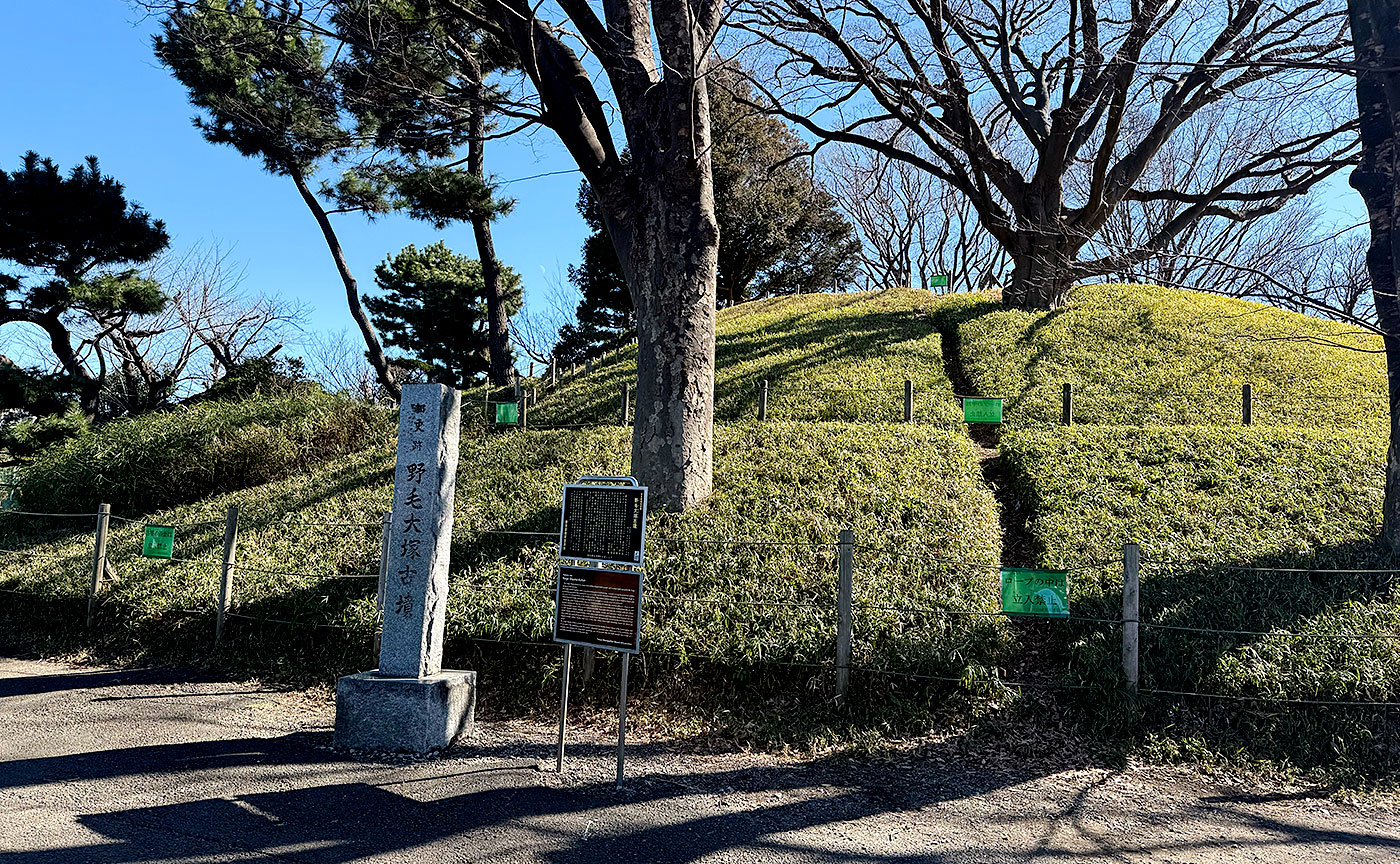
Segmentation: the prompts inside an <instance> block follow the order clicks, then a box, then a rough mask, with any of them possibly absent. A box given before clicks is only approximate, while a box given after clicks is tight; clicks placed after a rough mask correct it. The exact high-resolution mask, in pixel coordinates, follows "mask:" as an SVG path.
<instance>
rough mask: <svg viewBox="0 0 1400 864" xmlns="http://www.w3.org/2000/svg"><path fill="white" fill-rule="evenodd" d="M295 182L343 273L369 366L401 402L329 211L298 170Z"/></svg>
mask: <svg viewBox="0 0 1400 864" xmlns="http://www.w3.org/2000/svg"><path fill="white" fill-rule="evenodd" d="M292 182H293V183H295V184H296V187H297V191H298V192H300V193H301V200H303V201H305V202H306V206H307V209H309V210H310V211H311V215H312V216H314V217H316V224H317V225H319V226H320V228H321V234H322V236H324V237H325V238H326V247H327V248H328V249H330V251H331V257H332V258H333V259H335V269H336V271H337V272H338V273H340V281H341V282H342V283H344V285H345V301H346V303H347V304H348V305H349V306H350V317H351V318H354V319H355V324H356V325H357V326H358V327H359V328H360V335H361V336H362V337H363V338H364V340H365V351H366V353H368V355H369V362H370V365H371V366H373V367H374V372H375V374H376V375H377V376H378V377H379V383H380V384H382V385H383V386H384V389H385V390H386V391H388V393H389V395H390V396H392V397H393V398H395V399H398V398H399V383H398V382H397V381H395V380H394V373H393V370H391V369H390V368H389V358H388V357H386V356H384V346H383V345H381V344H380V343H379V334H378V333H376V332H374V325H373V324H371V323H370V321H369V316H367V315H366V314H365V310H364V307H363V306H361V305H360V286H359V283H358V282H356V281H355V277H354V275H353V274H352V273H351V272H350V265H349V264H347V263H346V262H345V250H344V249H342V248H341V246H340V238H339V237H337V236H336V233H335V228H334V226H332V225H331V220H330V217H328V216H327V215H326V209H325V208H324V207H322V206H321V202H320V201H317V200H316V195H315V193H313V192H312V191H311V188H310V187H309V186H307V185H306V178H305V177H303V176H302V175H301V172H299V171H295V170H294V171H293V172H292Z"/></svg>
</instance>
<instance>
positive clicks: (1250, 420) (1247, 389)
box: [1241, 384, 1254, 426]
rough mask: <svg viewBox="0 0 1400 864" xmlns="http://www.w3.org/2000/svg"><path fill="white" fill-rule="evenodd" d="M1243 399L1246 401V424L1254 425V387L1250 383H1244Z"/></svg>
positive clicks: (1244, 406)
mask: <svg viewBox="0 0 1400 864" xmlns="http://www.w3.org/2000/svg"><path fill="white" fill-rule="evenodd" d="M1241 401H1242V402H1243V403H1244V404H1243V406H1242V409H1243V410H1242V412H1241V413H1243V415H1244V425H1246V426H1253V425H1254V387H1253V386H1252V385H1250V384H1246V385H1244V392H1243V393H1242V394H1241Z"/></svg>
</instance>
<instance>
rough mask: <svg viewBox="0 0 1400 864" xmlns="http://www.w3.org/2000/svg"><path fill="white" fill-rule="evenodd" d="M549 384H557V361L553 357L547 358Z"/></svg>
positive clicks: (553, 385)
mask: <svg viewBox="0 0 1400 864" xmlns="http://www.w3.org/2000/svg"><path fill="white" fill-rule="evenodd" d="M549 386H551V387H558V386H559V363H558V362H557V361H555V359H554V358H553V357H551V358H549Z"/></svg>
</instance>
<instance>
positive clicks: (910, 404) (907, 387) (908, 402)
mask: <svg viewBox="0 0 1400 864" xmlns="http://www.w3.org/2000/svg"><path fill="white" fill-rule="evenodd" d="M904 422H905V423H913V422H914V382H913V381H911V380H909V379H908V378H905V379H904Z"/></svg>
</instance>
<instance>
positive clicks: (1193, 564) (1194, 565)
mask: <svg viewBox="0 0 1400 864" xmlns="http://www.w3.org/2000/svg"><path fill="white" fill-rule="evenodd" d="M1142 563H1144V564H1155V565H1160V566H1166V567H1169V568H1191V569H1199V568H1202V567H1210V568H1213V569H1216V570H1234V571H1237V572H1240V571H1242V572H1247V573H1324V574H1331V575H1348V576H1363V575H1375V574H1380V573H1389V574H1396V573H1400V567H1389V568H1385V569H1375V570H1337V569H1317V568H1313V567H1246V566H1244V565H1240V564H1211V563H1209V562H1203V561H1159V560H1156V559H1153V560H1150V561H1149V560H1147V559H1144V560H1143V562H1142Z"/></svg>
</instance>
